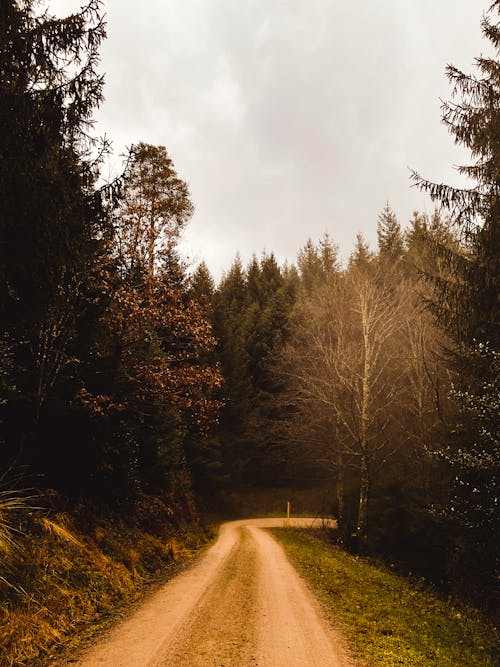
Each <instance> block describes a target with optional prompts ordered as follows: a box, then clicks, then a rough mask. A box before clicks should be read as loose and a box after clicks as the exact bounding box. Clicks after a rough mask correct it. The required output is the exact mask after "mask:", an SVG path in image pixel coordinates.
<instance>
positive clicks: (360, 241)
mask: <svg viewBox="0 0 500 667" xmlns="http://www.w3.org/2000/svg"><path fill="white" fill-rule="evenodd" d="M372 260H373V253H372V251H371V250H370V246H369V245H368V243H367V242H366V239H365V237H364V236H363V234H362V233H361V232H359V233H358V234H356V245H355V246H354V250H353V252H352V253H351V255H350V257H349V267H364V268H367V267H368V266H369V265H370V263H371V261H372Z"/></svg>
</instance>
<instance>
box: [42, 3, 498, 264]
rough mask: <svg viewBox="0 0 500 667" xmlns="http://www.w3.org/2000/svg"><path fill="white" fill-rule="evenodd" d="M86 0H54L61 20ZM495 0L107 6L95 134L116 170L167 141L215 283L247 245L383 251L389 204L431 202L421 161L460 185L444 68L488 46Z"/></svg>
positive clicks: (286, 251) (191, 244)
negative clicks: (321, 242) (487, 25)
mask: <svg viewBox="0 0 500 667" xmlns="http://www.w3.org/2000/svg"><path fill="white" fill-rule="evenodd" d="M79 4H80V3H78V2H73V0H52V1H51V2H50V6H51V9H53V10H54V11H55V12H57V13H58V14H64V13H68V12H69V11H71V10H72V9H73V8H74V7H75V6H78V5H79ZM486 5H487V0H485V2H483V1H482V0H466V1H464V2H457V0H371V1H370V2H363V3H361V2H359V1H358V2H354V1H353V0H141V1H140V2H137V0H106V1H105V2H104V7H105V11H106V14H107V24H108V25H107V32H108V38H107V40H106V41H105V43H104V45H103V48H102V70H103V71H104V72H105V74H106V86H105V97H106V101H105V102H104V104H103V106H102V108H101V109H100V110H99V112H98V114H97V118H98V124H97V130H98V132H99V133H100V134H103V133H104V132H105V133H106V134H107V135H108V137H109V138H110V139H112V140H113V146H114V153H115V157H114V158H113V159H112V160H111V163H110V165H109V167H107V169H108V170H110V172H113V171H114V172H115V173H117V172H119V171H120V165H121V163H120V157H119V156H120V154H122V153H123V152H124V151H125V147H126V146H130V145H131V144H132V143H136V142H138V141H144V142H147V143H153V144H162V145H165V146H166V147H167V150H168V151H169V153H170V155H171V157H172V158H173V160H174V163H175V166H176V169H177V172H178V174H179V175H180V176H181V177H182V178H183V179H184V180H186V181H187V182H188V183H189V186H190V190H191V194H192V199H193V202H194V204H195V206H196V212H195V214H194V217H193V219H192V222H191V223H190V226H189V229H188V230H187V231H186V234H185V240H184V246H185V248H186V251H187V252H188V254H189V255H190V257H191V259H192V260H194V261H195V262H196V261H200V260H201V259H204V260H205V261H206V262H207V264H208V266H209V267H210V269H211V270H212V271H213V272H214V274H215V275H216V276H217V277H218V276H219V275H220V273H221V271H222V270H224V269H226V268H228V266H229V265H230V263H231V261H232V259H233V257H234V256H235V254H236V252H237V251H238V250H239V251H240V254H241V256H242V258H243V260H244V261H247V260H248V258H249V257H250V256H251V254H252V253H253V252H256V253H257V254H259V253H260V252H261V251H262V250H264V249H265V250H267V251H274V252H275V254H276V256H277V257H278V258H279V259H280V260H285V259H288V260H291V261H293V260H294V258H295V256H296V253H297V250H298V249H299V248H300V247H301V246H303V245H304V243H305V241H306V240H307V237H308V236H311V237H312V238H313V239H317V238H319V236H321V235H322V233H323V232H324V231H325V230H328V232H329V233H330V235H331V236H332V237H333V238H334V239H335V240H336V241H337V242H338V243H339V245H340V247H341V251H342V253H343V255H344V256H346V255H347V254H348V253H349V251H350V250H351V249H352V246H353V241H354V237H355V235H356V233H357V232H358V231H362V232H363V233H364V234H365V236H366V237H367V239H368V240H369V241H370V242H371V243H372V245H373V246H375V241H376V221H377V215H378V213H379V212H380V210H381V209H382V207H383V206H384V203H385V201H386V200H389V202H390V203H391V205H392V207H393V208H394V210H395V212H396V214H397V215H398V218H399V220H400V222H401V223H402V224H406V223H407V221H408V219H409V218H410V216H411V213H412V211H414V210H415V209H418V210H420V211H424V210H427V211H431V210H432V204H431V203H430V201H429V200H428V198H427V197H426V196H424V195H422V194H421V193H419V192H418V191H417V190H416V189H415V188H411V187H410V182H409V172H408V167H413V168H415V169H417V170H419V171H420V172H421V173H422V174H423V175H425V176H426V177H428V178H431V179H434V180H437V181H442V180H445V181H447V182H455V183H457V182H458V180H457V175H456V174H455V173H454V172H453V170H452V165H453V164H457V163H460V162H461V161H463V160H464V159H465V160H467V157H466V154H464V153H463V152H462V151H461V150H460V149H458V148H457V147H456V146H454V144H453V140H452V138H451V136H450V135H449V134H448V133H447V131H446V129H445V128H444V126H443V125H442V124H441V123H440V101H439V98H449V94H450V88H449V85H448V82H447V79H446V77H445V72H444V70H445V66H446V64H447V63H453V64H454V65H456V66H458V67H460V68H463V69H465V70H466V71H468V72H470V71H473V61H474V57H475V56H478V55H479V54H480V53H481V51H485V50H487V44H486V42H485V41H484V40H483V39H482V36H481V30H480V21H481V17H482V13H483V11H484V10H485V9H486V8H487V7H486Z"/></svg>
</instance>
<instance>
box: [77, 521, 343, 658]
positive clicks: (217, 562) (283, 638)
mask: <svg viewBox="0 0 500 667" xmlns="http://www.w3.org/2000/svg"><path fill="white" fill-rule="evenodd" d="M312 521H313V520H312V519H293V520H292V525H311V522H312ZM282 525H283V519H250V520H247V521H233V522H230V523H226V524H224V525H223V526H222V527H221V530H220V535H219V538H218V540H217V542H216V543H215V544H214V546H213V547H211V548H210V549H209V550H208V551H207V553H206V554H205V555H204V556H203V557H202V558H201V560H200V561H199V562H198V563H197V564H196V565H194V566H193V567H192V568H190V569H188V570H187V571H186V572H184V573H182V574H181V575H179V576H178V577H176V578H174V579H172V580H171V581H170V582H168V583H167V584H166V585H165V586H164V587H163V588H162V589H160V590H159V591H158V592H157V593H156V594H155V595H153V596H152V597H151V598H149V600H147V601H146V602H145V603H144V604H143V605H142V606H141V607H140V608H139V610H138V611H137V612H136V613H135V614H133V615H132V616H131V617H130V618H129V619H127V620H126V621H124V622H123V623H122V624H120V625H119V626H118V627H117V628H116V629H115V630H114V631H113V632H112V633H111V635H110V636H109V638H108V639H107V640H106V641H104V642H103V643H101V644H99V645H98V646H96V647H95V648H93V649H91V650H90V651H88V652H87V653H86V655H84V656H83V657H82V658H81V660H80V661H79V662H78V663H77V664H78V665H80V667H96V666H97V665H100V666H102V665H106V666H107V667H347V665H350V664H351V663H350V662H349V660H348V658H347V656H346V653H345V649H344V648H343V642H342V640H341V638H340V637H339V636H338V635H337V634H336V632H335V631H334V630H333V629H332V628H330V627H329V626H328V623H327V621H326V620H325V619H324V618H323V616H322V614H321V611H320V608H319V606H318V604H317V602H316V600H315V599H314V598H313V596H312V595H311V593H310V592H309V590H308V589H307V587H306V585H305V584H304V582H303V581H302V579H300V577H299V576H298V574H297V573H296V571H295V570H294V568H293V567H292V565H291V564H290V562H289V561H288V559H287V558H286V556H285V553H284V552H283V550H282V548H281V547H280V545H279V544H278V543H277V542H276V541H275V540H274V539H273V537H272V536H271V535H270V534H269V533H267V532H266V531H263V530H261V528H264V527H272V526H282ZM73 664H74V663H73Z"/></svg>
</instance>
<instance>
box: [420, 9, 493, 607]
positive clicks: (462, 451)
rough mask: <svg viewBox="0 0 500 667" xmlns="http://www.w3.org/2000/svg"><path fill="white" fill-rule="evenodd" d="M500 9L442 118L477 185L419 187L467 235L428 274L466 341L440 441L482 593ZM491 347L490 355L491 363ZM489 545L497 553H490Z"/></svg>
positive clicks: (455, 332)
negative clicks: (445, 442) (440, 271)
mask: <svg viewBox="0 0 500 667" xmlns="http://www.w3.org/2000/svg"><path fill="white" fill-rule="evenodd" d="M499 13H500V2H499V0H495V2H494V3H493V4H492V5H491V7H490V10H489V12H488V14H487V15H486V16H485V18H484V19H483V22H482V30H483V34H484V36H485V37H486V38H487V39H488V40H489V42H490V43H491V45H492V47H493V50H494V56H493V57H484V56H481V57H479V58H476V66H477V69H478V71H479V75H478V76H474V75H468V74H465V73H463V72H461V71H460V70H458V69H457V68H455V67H453V66H448V68H447V75H448V78H449V80H450V82H451V84H452V86H453V97H456V96H460V99H459V100H458V101H457V102H455V101H453V100H452V101H449V102H444V103H443V106H442V109H443V122H444V123H445V125H446V126H447V127H448V129H449V131H450V132H451V133H452V135H453V136H454V138H455V142H456V143H457V144H460V145H463V146H465V147H466V148H468V149H469V150H470V152H471V155H472V158H473V159H474V163H473V164H472V165H469V166H461V167H459V168H458V170H459V172H460V173H461V174H463V175H465V176H467V177H468V178H469V179H470V180H471V181H472V185H471V186H470V187H468V188H456V187H452V186H448V185H445V184H435V183H432V182H430V181H427V180H425V179H423V178H421V177H420V176H419V175H418V174H416V173H414V174H413V178H414V180H415V181H416V183H417V184H418V186H419V187H420V188H421V189H423V190H424V191H426V192H428V193H430V195H431V197H432V199H433V200H434V201H436V202H439V203H440V205H441V206H442V207H443V209H445V210H447V211H449V215H450V221H451V225H453V226H454V228H455V230H456V231H457V233H458V235H459V240H460V245H459V246H458V247H457V246H456V247H454V248H450V247H449V246H446V245H444V244H436V254H437V257H438V258H439V260H440V261H441V265H442V266H444V267H446V269H447V274H446V275H445V276H444V277H443V275H436V274H435V273H431V274H430V275H429V279H430V281H431V283H432V285H433V287H434V294H435V299H434V303H433V310H434V312H435V313H436V314H437V316H438V319H439V321H440V323H441V324H442V325H443V327H445V329H446V330H447V331H448V333H449V334H450V335H451V336H452V337H453V338H454V340H455V342H456V345H457V349H456V351H455V352H456V356H455V361H456V366H457V369H458V370H459V379H458V382H457V385H458V386H457V390H458V391H457V392H456V393H455V398H457V401H458V410H459V413H458V415H457V422H458V423H457V424H454V425H453V427H452V433H451V434H450V436H449V446H447V447H444V448H443V449H442V450H441V455H442V456H443V457H444V458H445V459H446V460H447V461H448V463H449V464H450V466H451V470H452V471H453V479H454V484H453V488H452V497H451V500H450V504H449V506H448V516H449V517H450V518H451V519H453V521H454V522H455V523H456V525H457V527H458V528H459V538H458V541H457V572H455V575H456V577H457V578H459V579H461V580H462V582H465V579H466V578H467V579H469V577H468V571H469V567H470V564H471V563H472V562H474V563H476V565H477V563H478V562H479V560H480V559H481V560H482V566H481V567H480V568H478V567H476V572H475V579H476V581H478V580H482V590H481V596H485V595H487V590H488V589H489V588H491V586H492V585H493V581H494V579H495V577H496V576H497V575H496V574H495V571H496V572H498V570H497V568H498V548H497V546H498V543H499V537H500V526H499V523H498V516H499V512H498V494H497V491H496V489H497V485H498V472H499V469H498V461H499V454H500V452H499V450H498V440H497V439H496V438H495V437H490V435H489V434H490V433H492V434H493V433H494V430H492V429H491V428H490V425H489V423H488V420H489V417H488V415H489V414H490V413H491V411H492V410H493V411H496V410H497V408H498V406H497V401H496V399H492V395H491V394H492V391H491V389H492V387H495V386H497V384H498V379H497V375H496V374H497V373H498V363H497V361H496V360H497V355H498V352H499V343H500V340H499V330H500V329H499V326H498V325H499V322H498V294H499V286H500V276H499V262H500V258H499V253H498V249H499V247H500V232H499V229H500V142H499V140H498V138H499V132H500V130H499V128H500V63H499V54H500V27H499V24H498V16H499ZM485 350H487V351H488V354H487V355H486V356H487V358H488V359H489V360H490V362H491V363H486V364H485V363H484V357H485V353H484V352H485ZM493 360H495V362H493ZM494 489H495V490H494ZM457 508H460V511H459V512H458V511H456V509H457ZM492 508H494V509H493V512H492ZM492 516H493V517H495V518H494V520H493V521H491V520H490V519H491V517H492ZM485 554H487V555H488V558H483V556H484V555H485ZM495 561H496V562H495ZM457 573H458V574H457ZM466 573H467V574H466Z"/></svg>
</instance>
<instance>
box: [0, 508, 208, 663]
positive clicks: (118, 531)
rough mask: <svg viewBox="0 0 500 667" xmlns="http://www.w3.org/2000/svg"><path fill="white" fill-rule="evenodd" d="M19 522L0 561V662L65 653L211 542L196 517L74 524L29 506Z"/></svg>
mask: <svg viewBox="0 0 500 667" xmlns="http://www.w3.org/2000/svg"><path fill="white" fill-rule="evenodd" d="M25 523H26V524H27V525H26V527H25V530H24V531H23V534H22V535H21V536H20V537H19V539H18V542H17V551H16V557H15V558H12V559H10V563H8V566H7V564H6V563H5V562H3V563H1V562H0V602H1V604H0V667H13V666H18V667H24V666H28V665H29V666H30V667H38V666H42V665H43V666H46V665H49V664H51V663H52V661H53V660H54V659H56V658H57V659H58V660H59V659H61V657H62V656H63V655H64V656H65V655H68V654H70V653H71V652H73V651H74V650H75V649H77V648H78V647H79V646H81V645H82V644H85V643H86V642H89V641H91V640H92V637H94V636H95V635H96V634H99V633H100V632H102V631H103V630H104V629H106V627H108V626H109V625H110V624H111V623H112V622H113V621H114V619H116V618H117V617H118V616H120V615H124V614H126V613H127V611H128V610H129V609H130V607H131V605H132V604H133V603H134V602H137V601H139V600H140V599H141V598H143V596H144V594H145V593H146V592H147V591H149V590H151V587H152V586H153V587H154V586H155V585H157V584H159V583H162V582H163V581H165V580H166V579H168V578H169V577H170V576H172V575H173V574H174V573H175V572H176V571H177V569H178V568H179V567H180V566H181V564H182V563H183V562H185V561H186V560H187V559H188V558H189V557H191V556H193V555H194V554H195V553H197V552H198V551H199V550H200V549H202V548H203V547H204V546H206V544H207V543H208V541H209V535H208V534H207V532H206V531H204V530H202V528H201V527H200V525H199V524H197V523H195V522H193V523H190V524H187V523H185V524H181V523H179V522H176V523H172V521H168V520H164V521H163V524H162V525H158V526H157V527H156V529H155V530H151V529H145V528H144V526H143V525H141V523H140V522H139V521H138V520H137V518H136V517H133V516H131V517H129V518H128V519H127V520H126V519H125V518H123V519H118V518H116V517H111V516H108V517H105V516H101V517H95V518H93V519H92V522H91V523H88V522H85V521H84V522H80V523H79V521H78V519H77V518H76V519H75V516H72V515H71V514H70V513H68V512H58V513H50V516H47V513H45V514H42V513H41V512H34V513H31V516H30V517H29V518H28V519H27V520H26V521H25Z"/></svg>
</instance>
